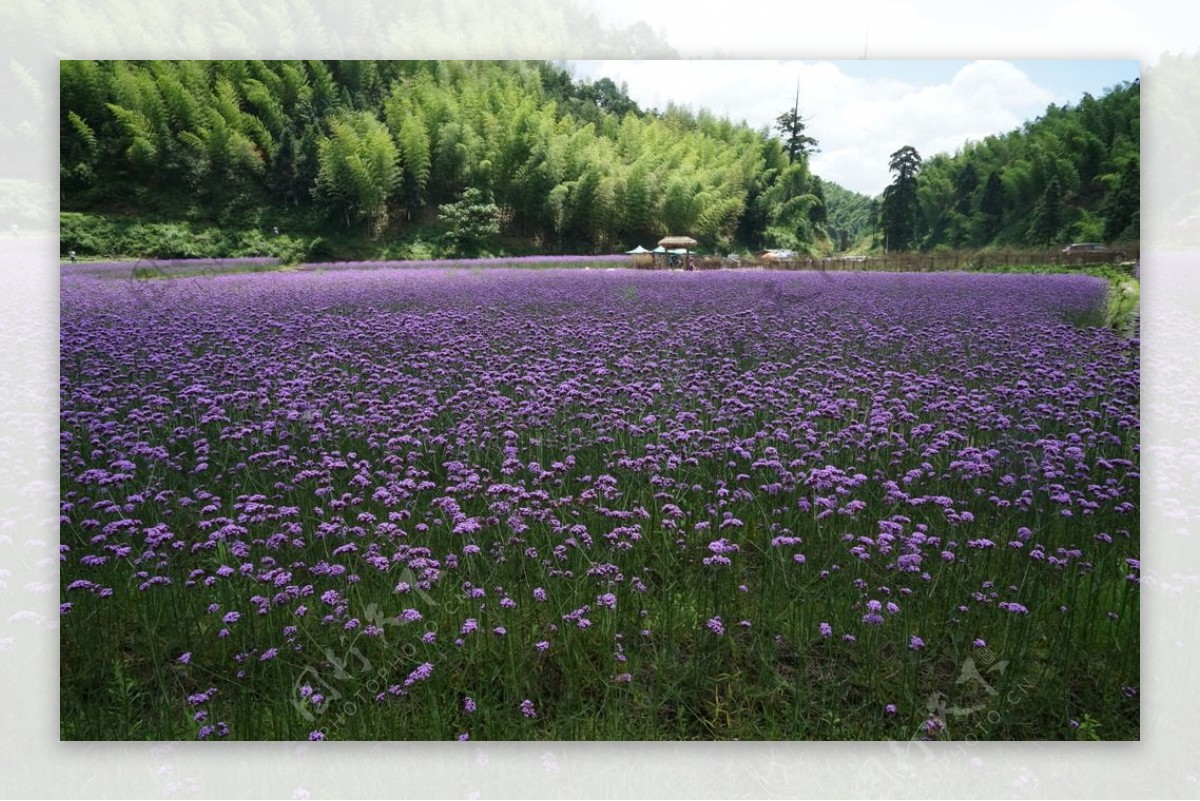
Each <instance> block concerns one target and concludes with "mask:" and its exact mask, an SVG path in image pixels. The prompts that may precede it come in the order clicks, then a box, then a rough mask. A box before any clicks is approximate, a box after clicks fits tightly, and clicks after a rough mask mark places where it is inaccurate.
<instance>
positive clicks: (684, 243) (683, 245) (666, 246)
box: [654, 236, 699, 270]
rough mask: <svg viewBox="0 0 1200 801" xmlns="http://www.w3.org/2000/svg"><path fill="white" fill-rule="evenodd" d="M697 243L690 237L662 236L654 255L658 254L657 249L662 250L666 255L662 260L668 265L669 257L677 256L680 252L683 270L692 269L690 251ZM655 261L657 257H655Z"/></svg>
mask: <svg viewBox="0 0 1200 801" xmlns="http://www.w3.org/2000/svg"><path fill="white" fill-rule="evenodd" d="M698 244H699V243H698V242H697V241H696V240H695V239H692V238H691V237H690V236H664V237H663V238H662V239H660V240H658V248H656V249H655V251H654V252H655V253H658V252H659V248H661V249H663V250H664V251H665V252H666V253H667V254H668V255H667V256H664V260H665V261H667V263H668V264H669V263H670V256H671V255H677V254H679V252H680V251H682V255H683V265H684V269H688V270H690V269H692V258H691V255H692V254H691V250H692V248H694V247H696V245H698ZM655 258H656V259H657V257H655Z"/></svg>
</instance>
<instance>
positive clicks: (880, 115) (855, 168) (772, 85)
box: [575, 60, 1056, 195]
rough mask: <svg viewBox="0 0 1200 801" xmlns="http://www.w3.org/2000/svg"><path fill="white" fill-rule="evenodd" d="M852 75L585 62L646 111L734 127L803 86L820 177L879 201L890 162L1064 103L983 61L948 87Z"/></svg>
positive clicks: (775, 107) (1007, 66)
mask: <svg viewBox="0 0 1200 801" xmlns="http://www.w3.org/2000/svg"><path fill="white" fill-rule="evenodd" d="M863 63H871V64H872V65H873V66H876V65H877V66H878V74H877V76H876V77H871V78H862V77H852V76H850V75H848V74H846V72H845V71H844V70H843V69H842V68H841V67H839V66H838V65H837V64H835V63H832V62H783V61H716V60H705V61H604V62H577V63H576V66H575V72H576V75H577V77H591V78H594V77H599V76H602V75H606V76H608V77H610V78H611V79H613V80H614V81H617V82H618V83H620V82H622V81H623V82H625V83H626V84H627V85H628V91H629V94H630V96H631V97H633V98H634V100H636V101H637V102H638V103H639V104H641V105H642V106H643V107H649V108H658V109H663V108H665V107H666V105H667V103H668V101H673V102H675V103H677V104H680V105H687V106H690V107H691V108H692V109H693V110H698V109H700V108H707V109H709V110H710V111H713V112H714V113H716V114H718V115H722V116H727V117H729V118H730V119H732V120H733V121H735V122H738V121H741V120H745V121H746V122H748V123H749V124H750V125H751V126H753V127H755V128H763V127H770V126H771V125H773V123H774V120H775V117H777V116H778V115H779V114H780V113H782V112H783V111H785V110H787V109H788V108H790V107H791V104H792V101H793V99H794V97H795V91H796V85H797V80H798V81H799V85H800V108H801V114H803V115H804V116H805V118H806V119H808V120H809V124H808V130H807V133H809V134H810V135H812V136H813V137H815V138H816V139H817V140H818V141H819V143H820V149H821V152H820V153H818V154H816V155H815V156H814V157H813V160H812V165H813V171H814V172H815V173H816V174H817V175H820V176H821V177H822V178H825V179H828V180H831V181H835V182H837V183H839V184H841V185H842V186H845V187H846V188H847V189H853V190H854V191H858V192H863V193H866V194H869V195H875V194H878V193H879V192H881V191H883V188H884V187H885V186H886V185H887V184H888V183H890V180H891V178H890V175H889V173H888V169H887V163H888V157H889V155H890V154H891V153H892V152H894V151H895V150H897V149H899V148H900V147H903V146H904V145H912V146H913V147H915V148H916V149H917V150H918V152H920V153H921V155H922V156H924V157H929V156H932V155H934V154H935V153H939V152H948V153H952V152H954V151H955V150H957V149H959V148H961V147H962V145H963V144H964V143H965V142H966V141H967V140H968V139H971V140H978V139H982V138H983V137H984V136H987V135H989V134H998V133H1005V132H1007V131H1010V130H1012V129H1013V128H1017V127H1019V126H1020V125H1021V124H1022V122H1024V121H1025V120H1027V119H1031V118H1033V117H1035V116H1037V115H1038V114H1040V113H1041V112H1042V111H1043V110H1044V109H1045V107H1046V106H1047V105H1048V104H1049V103H1051V102H1054V101H1055V100H1056V98H1055V96H1054V94H1053V93H1052V92H1051V91H1050V90H1048V89H1046V88H1043V87H1040V86H1038V85H1037V84H1036V83H1034V82H1033V80H1031V79H1030V77H1029V76H1028V75H1026V74H1025V73H1024V72H1023V71H1021V70H1020V69H1019V68H1017V67H1016V66H1014V65H1013V64H1011V63H1008V62H1005V61H976V62H972V63H969V64H966V65H965V66H963V67H962V68H961V69H960V70H958V72H957V73H956V74H955V75H954V76H953V77H952V78H951V79H950V80H948V81H944V82H941V83H928V84H923V85H919V84H916V83H910V82H907V81H904V80H899V79H897V78H894V77H891V76H890V75H889V71H888V63H887V62H863Z"/></svg>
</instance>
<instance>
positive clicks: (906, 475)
mask: <svg viewBox="0 0 1200 801" xmlns="http://www.w3.org/2000/svg"><path fill="white" fill-rule="evenodd" d="M1106 291H1107V286H1106V284H1105V282H1104V281H1103V280H1101V279H1098V278H1094V277H1089V276H1085V275H1034V274H1025V275H993V274H973V273H972V274H967V273H952V274H909V273H877V274H873V273H852V272H841V273H829V274H825V273H817V272H796V273H788V272H749V271H747V272H734V271H714V272H700V273H671V272H652V271H631V270H625V269H589V270H583V269H565V268H564V269H557V268H548V269H541V270H517V269H510V270H488V269H478V270H471V269H453V270H446V269H433V268H430V269H419V270H418V269H407V270H406V269H377V270H361V269H351V268H347V269H340V270H327V271H321V270H302V271H273V272H256V271H245V272H240V273H229V274H221V273H219V272H211V271H210V272H204V273H202V274H188V273H186V272H181V277H154V278H148V279H144V280H139V279H137V278H136V277H134V276H130V277H124V278H122V277H112V276H106V274H105V271H104V270H103V269H101V268H97V267H96V266H95V265H91V266H89V267H88V268H87V269H84V266H83V265H79V266H78V267H73V266H70V265H68V266H64V269H63V279H62V293H61V557H60V558H61V596H62V597H61V601H62V607H61V611H62V618H61V736H62V738H63V739H68V740H105V739H117V740H125V739H153V740H170V739H196V738H200V739H219V738H229V739H239V740H276V739H287V740H305V739H339V740H342V739H352V740H451V739H455V738H460V739H463V738H467V737H469V738H471V739H491V740H501V739H502V740H527V739H542V740H684V739H704V740H713V739H735V738H738V739H743V740H801V739H823V740H861V739H871V740H879V739H902V740H907V739H911V738H930V739H956V740H961V739H980V740H985V739H1020V740H1060V739H1123V740H1129V739H1138V737H1139V703H1140V699H1139V697H1138V688H1139V655H1140V653H1139V620H1138V618H1139V599H1138V589H1139V586H1138V583H1139V561H1138V560H1139V529H1138V512H1139V476H1138V471H1139V415H1140V410H1139V388H1140V381H1139V342H1138V340H1137V339H1136V338H1130V337H1126V336H1122V335H1121V334H1119V333H1117V332H1115V331H1113V330H1111V329H1110V328H1108V327H1104V326H1103V325H1102V324H1100V323H1102V322H1103V319H1104V313H1105V307H1106Z"/></svg>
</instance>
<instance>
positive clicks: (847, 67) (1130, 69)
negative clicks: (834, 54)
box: [833, 59, 1139, 103]
mask: <svg viewBox="0 0 1200 801" xmlns="http://www.w3.org/2000/svg"><path fill="white" fill-rule="evenodd" d="M833 63H835V64H837V65H838V66H839V67H840V68H841V69H842V71H843V72H845V73H846V74H847V75H853V76H855V77H860V78H875V77H880V76H883V75H891V76H892V77H895V78H900V79H902V80H905V81H912V82H914V83H920V84H929V83H940V82H946V81H949V80H950V79H951V78H953V77H954V74H955V73H956V72H958V71H959V70H960V69H962V68H963V67H965V66H966V65H967V64H970V63H971V62H970V61H955V60H950V59H941V60H932V59H930V60H912V61H875V60H871V59H866V60H858V61H835V62H833ZM1009 63H1011V64H1012V65H1013V66H1015V67H1017V68H1018V69H1019V70H1021V71H1022V72H1024V73H1025V74H1027V75H1028V76H1029V77H1030V78H1032V79H1033V81H1034V83H1036V84H1037V85H1038V86H1042V87H1045V88H1047V89H1049V90H1050V91H1052V92H1054V93H1055V94H1056V95H1057V96H1058V97H1059V98H1060V102H1070V103H1074V102H1075V101H1077V100H1078V99H1079V98H1081V97H1082V96H1083V94H1084V92H1088V93H1091V94H1092V95H1093V96H1096V97H1098V96H1100V95H1101V94H1103V93H1104V91H1105V90H1106V89H1111V88H1112V87H1114V86H1116V85H1117V84H1119V83H1122V82H1125V81H1131V80H1133V79H1134V78H1136V77H1138V73H1139V63H1138V62H1137V61H1135V60H1120V61H1117V60H1112V61H1100V60H1089V59H1073V60H1061V59H1038V60H1010V61H1009Z"/></svg>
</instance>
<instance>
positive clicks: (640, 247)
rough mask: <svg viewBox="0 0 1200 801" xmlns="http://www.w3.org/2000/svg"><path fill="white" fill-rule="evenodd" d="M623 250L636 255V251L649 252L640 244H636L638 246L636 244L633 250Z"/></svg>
mask: <svg viewBox="0 0 1200 801" xmlns="http://www.w3.org/2000/svg"><path fill="white" fill-rule="evenodd" d="M625 252H626V253H628V254H631V255H636V254H638V253H649V252H650V251H648V250H646V249H645V248H644V247H642V246H641V245H638V246H637V247H636V248H634V249H633V250H627V251H625Z"/></svg>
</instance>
